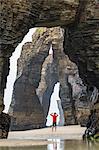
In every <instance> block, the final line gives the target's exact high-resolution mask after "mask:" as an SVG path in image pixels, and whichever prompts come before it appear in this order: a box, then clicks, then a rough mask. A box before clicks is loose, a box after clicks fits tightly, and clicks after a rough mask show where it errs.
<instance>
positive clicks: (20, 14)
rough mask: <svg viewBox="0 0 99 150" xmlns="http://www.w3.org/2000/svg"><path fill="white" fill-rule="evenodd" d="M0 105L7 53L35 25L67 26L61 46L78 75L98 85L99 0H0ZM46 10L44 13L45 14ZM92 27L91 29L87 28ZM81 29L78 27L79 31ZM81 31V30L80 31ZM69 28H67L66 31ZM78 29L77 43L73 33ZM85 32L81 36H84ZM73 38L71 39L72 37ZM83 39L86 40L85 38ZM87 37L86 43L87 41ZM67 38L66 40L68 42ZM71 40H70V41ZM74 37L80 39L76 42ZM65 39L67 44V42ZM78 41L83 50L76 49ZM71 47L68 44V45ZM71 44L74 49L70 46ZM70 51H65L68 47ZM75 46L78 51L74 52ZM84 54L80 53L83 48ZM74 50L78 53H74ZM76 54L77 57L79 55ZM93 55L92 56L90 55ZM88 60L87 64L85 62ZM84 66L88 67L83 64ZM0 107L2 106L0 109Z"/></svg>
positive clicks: (7, 62)
mask: <svg viewBox="0 0 99 150" xmlns="http://www.w3.org/2000/svg"><path fill="white" fill-rule="evenodd" d="M0 4H1V5H0V11H1V17H0V22H1V26H0V104H1V105H0V106H1V107H2V105H3V96H4V88H5V84H6V78H7V74H8V72H9V57H10V56H11V54H12V52H13V51H14V48H15V47H16V46H17V44H18V43H19V42H20V41H21V40H22V38H23V37H24V35H25V34H26V33H27V32H28V30H29V28H31V27H34V26H49V27H51V26H56V25H61V26H63V27H65V28H66V32H65V39H66V40H65V42H64V49H65V53H66V54H68V55H69V57H70V58H71V60H73V61H74V62H76V64H77V66H78V69H79V71H80V77H81V78H82V79H83V81H84V82H86V83H87V84H89V85H90V86H91V87H93V86H94V87H96V88H97V89H99V83H98V82H97V81H98V80H99V67H98V66H99V62H98V60H99V58H98V48H99V42H98V39H99V37H98V29H99V21H98V20H99V11H98V9H99V2H98V0H61V1H58V0H55V1H52V0H51V1H45V0H39V1H37V0H32V1H31V0H29V1H26V0H25V1H23V0H21V1H17V0H14V1H13V0H9V1H5V0H0ZM45 14H46V15H45ZM90 29H91V30H90ZM79 30H80V31H79ZM81 30H82V31H84V32H83V33H82V32H81ZM87 30H88V31H87ZM68 31H69V32H68ZM76 31H77V32H78V31H79V33H80V35H81V36H79V35H78V33H77V35H78V36H77V37H79V38H78V39H80V40H76V42H75V43H76V44H77V45H75V43H73V41H74V40H75V37H73V36H72V35H74V33H76ZM83 35H84V36H83ZM71 37H72V38H73V41H72V40H71V39H72V38H71ZM85 39H86V40H85ZM87 39H88V43H90V44H88V43H87V42H86V41H87ZM67 41H68V42H67ZM70 41H71V42H70ZM77 41H82V42H80V43H78V42H77ZM67 43H68V44H67ZM71 43H72V44H71ZM78 45H81V46H80V47H81V49H82V47H83V49H82V51H79V48H76V46H77V47H78ZM70 47H71V48H70ZM72 48H73V49H72ZM67 49H68V50H72V52H69V53H68V52H67V51H68V50H67ZM76 50H77V51H78V52H77V53H76ZM84 51H85V53H86V51H87V53H86V56H87V57H88V59H87V57H86V56H85V55H83V54H84V53H83V52H84ZM76 54H77V55H76ZM78 55H79V58H78ZM93 56H94V57H93ZM87 63H88V65H87ZM86 66H87V67H86ZM0 111H1V109H0Z"/></svg>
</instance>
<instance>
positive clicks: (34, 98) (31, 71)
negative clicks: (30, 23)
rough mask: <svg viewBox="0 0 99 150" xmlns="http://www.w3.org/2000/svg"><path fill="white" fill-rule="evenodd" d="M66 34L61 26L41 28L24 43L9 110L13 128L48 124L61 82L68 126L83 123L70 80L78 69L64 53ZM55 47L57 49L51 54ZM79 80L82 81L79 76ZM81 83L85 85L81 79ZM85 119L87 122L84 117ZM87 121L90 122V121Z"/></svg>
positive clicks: (29, 127) (36, 126)
mask: <svg viewBox="0 0 99 150" xmlns="http://www.w3.org/2000/svg"><path fill="white" fill-rule="evenodd" d="M63 35H64V31H63V29H62V28H60V27H54V28H39V29H37V30H36V32H35V33H34V35H33V38H32V43H26V44H25V45H24V46H23V49H22V54H21V57H20V58H19V60H18V66H19V67H18V72H17V80H16V82H15V85H14V92H13V99H12V103H11V106H10V110H9V113H10V115H11V116H12V123H11V129H12V130H25V129H32V128H40V127H44V126H45V124H46V118H47V115H48V111H49V105H50V98H51V95H52V93H53V89H54V85H55V84H56V83H57V82H60V98H61V104H62V108H63V112H64V116H63V117H65V125H70V124H77V123H78V122H79V120H77V115H78V114H77V110H78V108H79V107H77V106H76V108H75V103H76V102H74V98H73V94H72V85H71V83H69V80H68V78H69V76H70V75H74V74H78V69H77V66H76V65H75V64H74V63H72V62H71V61H70V60H69V58H68V57H67V56H66V55H65V53H64V52H63V41H64V36H63ZM51 47H52V49H53V52H52V54H49V50H50V48H51ZM76 80H78V81H79V80H80V79H79V77H78V78H77V79H76ZM79 84H80V86H81V83H80V82H79ZM82 87H83V86H82ZM20 91H21V92H20ZM76 98H77V96H76ZM78 99H79V98H77V100H78ZM87 104H88V103H87ZM83 105H84V102H83ZM29 106H30V107H29ZM81 108H82V110H81V111H80V113H81V112H82V111H83V110H84V109H85V108H83V106H81ZM87 109H89V108H88V107H87ZM80 117H82V116H80ZM86 118H88V115H86ZM21 119H22V120H23V121H22V122H21ZM81 121H82V123H83V119H81ZM83 124H86V120H85V122H84V123H83Z"/></svg>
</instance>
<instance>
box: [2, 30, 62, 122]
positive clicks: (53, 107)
mask: <svg viewBox="0 0 99 150" xmlns="http://www.w3.org/2000/svg"><path fill="white" fill-rule="evenodd" d="M36 29H37V28H32V29H30V30H29V32H28V33H27V35H26V36H25V37H24V38H23V40H22V42H21V43H20V44H19V45H18V46H17V47H16V49H15V51H14V52H13V54H12V56H11V57H10V72H9V75H8V77H7V84H6V89H5V92H4V104H5V110H4V112H5V113H7V112H8V110H9V106H10V103H11V98H12V90H13V85H14V82H15V79H16V73H17V59H18V58H19V57H20V54H21V50H22V46H23V45H24V43H26V42H32V35H33V33H34V32H35V31H36ZM50 49H51V50H50V52H49V54H50V53H52V52H53V51H52V48H50ZM58 94H59V83H57V84H56V85H55V87H54V92H53V94H52V96H51V103H50V109H49V114H48V117H47V125H51V116H50V113H53V112H56V113H57V114H58V115H59V110H58V106H57V101H56V100H60V98H59V96H58ZM58 121H59V118H58Z"/></svg>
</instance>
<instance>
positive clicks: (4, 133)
mask: <svg viewBox="0 0 99 150" xmlns="http://www.w3.org/2000/svg"><path fill="white" fill-rule="evenodd" d="M3 110H4V105H2V111H3ZM10 121H11V119H10V116H9V115H8V114H6V113H3V112H2V113H0V139H6V138H7V137H8V132H9V127H10Z"/></svg>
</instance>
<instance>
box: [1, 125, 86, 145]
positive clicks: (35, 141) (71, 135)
mask: <svg viewBox="0 0 99 150" xmlns="http://www.w3.org/2000/svg"><path fill="white" fill-rule="evenodd" d="M85 129H86V128H85V127H80V126H79V125H77V126H64V127H57V130H56V132H55V131H53V132H52V129H51V127H49V128H43V129H36V130H27V131H17V132H9V136H8V139H7V140H0V146H32V145H47V144H48V143H49V141H48V139H63V140H64V139H66V140H81V139H82V135H83V133H84V131H85Z"/></svg>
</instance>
